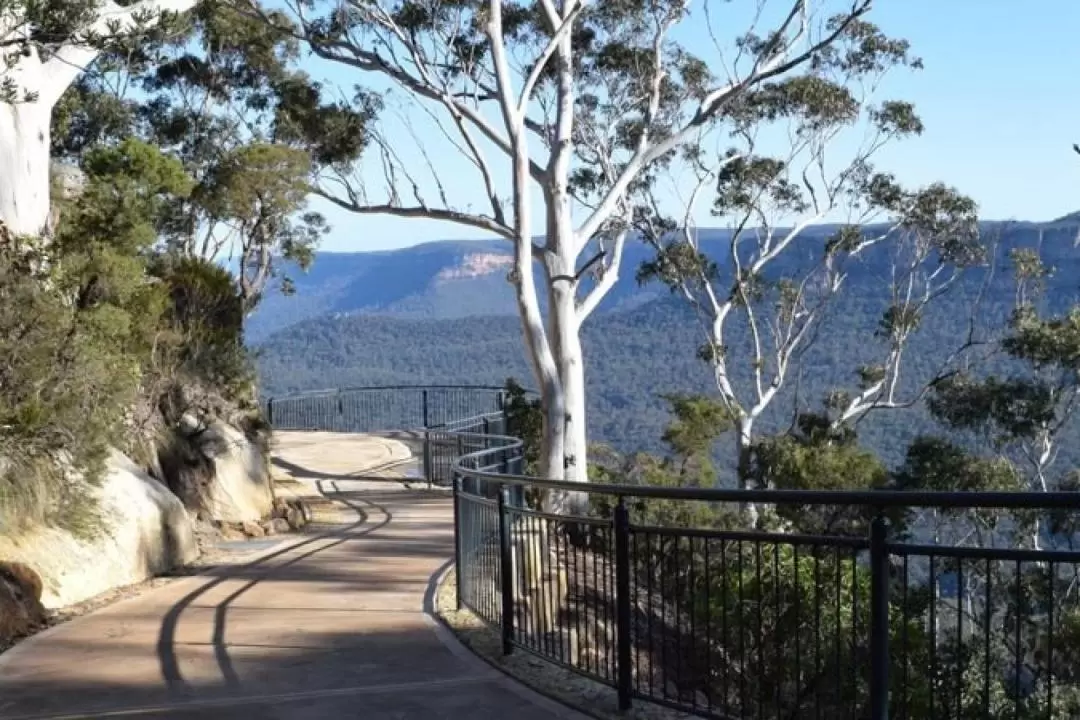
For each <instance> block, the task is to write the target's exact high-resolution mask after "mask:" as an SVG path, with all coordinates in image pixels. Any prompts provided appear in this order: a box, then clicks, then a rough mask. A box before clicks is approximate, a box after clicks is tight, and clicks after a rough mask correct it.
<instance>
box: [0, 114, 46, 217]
mask: <svg viewBox="0 0 1080 720" xmlns="http://www.w3.org/2000/svg"><path fill="white" fill-rule="evenodd" d="M51 125H52V108H51V107H49V106H46V105H44V104H39V103H36V102H31V103H22V104H18V105H7V104H0V222H3V223H4V225H6V226H7V228H8V230H10V231H11V232H12V233H14V234H15V235H17V236H35V237H36V236H40V235H44V234H46V233H47V232H48V230H49V228H48V225H49V210H50V203H49V162H50V160H49V145H50V142H51V129H52V128H51Z"/></svg>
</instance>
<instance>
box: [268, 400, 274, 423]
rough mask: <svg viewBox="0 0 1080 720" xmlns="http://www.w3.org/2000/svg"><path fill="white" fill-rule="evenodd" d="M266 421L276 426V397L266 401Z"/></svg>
mask: <svg viewBox="0 0 1080 720" xmlns="http://www.w3.org/2000/svg"><path fill="white" fill-rule="evenodd" d="M266 422H267V423H269V425H270V427H274V398H270V399H269V400H267V401H266Z"/></svg>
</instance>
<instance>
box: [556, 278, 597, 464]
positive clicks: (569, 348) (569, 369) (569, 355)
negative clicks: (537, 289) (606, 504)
mask: <svg viewBox="0 0 1080 720" xmlns="http://www.w3.org/2000/svg"><path fill="white" fill-rule="evenodd" d="M560 285H569V283H560ZM552 299H553V300H554V305H553V307H552V308H551V313H552V319H553V323H552V325H553V334H554V335H555V337H556V338H557V340H556V343H557V345H556V346H557V347H558V354H557V355H556V358H555V362H556V364H557V365H558V367H559V379H560V380H561V381H562V390H563V396H564V399H565V416H564V423H565V425H566V431H565V432H566V450H565V458H566V459H565V462H564V464H565V466H566V473H565V479H567V480H571V481H574V482H585V481H587V480H588V474H587V470H588V445H587V441H586V437H587V436H586V432H585V362H584V356H583V353H582V350H581V324H580V322H579V321H578V317H577V308H576V306H575V305H576V303H575V297H574V292H573V288H572V287H571V288H564V287H556V288H555V291H554V292H552Z"/></svg>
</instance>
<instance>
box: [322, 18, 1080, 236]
mask: <svg viewBox="0 0 1080 720" xmlns="http://www.w3.org/2000/svg"><path fill="white" fill-rule="evenodd" d="M600 1H603V0H600ZM746 2H747V0H736V3H744V4H745V3H746ZM871 19H872V20H874V21H875V22H876V23H878V24H879V25H880V26H881V27H882V28H883V29H884V30H885V31H886V32H887V33H889V34H890V35H894V36H900V37H906V38H908V39H909V40H910V41H911V43H912V48H913V50H914V52H915V53H916V54H918V55H919V56H921V57H922V58H923V60H924V61H925V63H926V68H925V69H924V70H923V71H921V72H917V73H900V74H895V75H892V76H891V77H890V78H889V81H888V85H887V88H886V89H887V94H888V96H890V97H898V98H903V99H906V100H909V101H911V102H914V103H915V104H916V106H917V109H918V111H919V113H920V115H921V116H922V118H923V121H924V122H925V124H926V132H925V133H924V134H923V136H921V137H919V138H915V139H911V140H907V141H904V142H903V143H901V144H897V145H894V146H891V147H889V148H887V149H886V151H885V152H884V153H882V154H881V155H880V156H879V157H878V161H877V162H878V164H879V166H881V167H882V169H887V170H890V171H892V172H894V173H896V175H897V176H898V177H899V178H900V179H901V180H902V181H904V182H905V183H909V184H913V185H919V184H926V183H930V182H934V181H939V180H940V181H944V182H946V183H948V184H950V185H953V186H955V187H957V188H958V189H960V190H961V191H962V192H965V193H967V194H968V195H971V196H972V197H974V198H975V199H976V200H977V201H978V203H979V205H980V207H981V212H982V215H983V217H985V218H987V219H1020V220H1049V219H1051V218H1054V217H1057V216H1059V215H1063V214H1065V213H1068V212H1072V211H1074V210H1077V209H1080V182H1078V181H1080V156H1078V155H1076V154H1075V153H1073V151H1072V150H1071V146H1072V143H1073V142H1080V120H1078V115H1080V92H1078V90H1080V86H1078V80H1077V75H1078V73H1080V42H1078V41H1077V31H1078V28H1080V0H1028V1H1027V2H1019V1H1018V0H878V2H877V8H876V9H875V10H874V12H873V13H872V15H871ZM684 32H685V35H684V36H683V40H684V42H686V43H687V44H688V45H690V46H691V47H693V45H694V44H695V43H703V42H708V37H707V35H706V33H704V32H701V31H698V30H697V29H695V28H693V27H691V28H690V29H688V30H685V31H684ZM327 77H328V79H329V80H331V81H333V82H337V83H339V84H341V85H343V86H344V87H350V86H352V85H353V84H354V83H356V82H358V81H359V82H363V80H364V79H363V78H362V77H360V76H357V75H354V74H352V73H351V71H349V70H332V71H330V74H329V75H328V76H327ZM403 112H407V111H403ZM409 117H411V118H415V117H416V116H415V115H409ZM416 128H417V129H416V131H415V132H416V133H418V134H420V135H421V136H422V137H424V136H425V127H424V125H423V119H422V118H418V119H416ZM391 138H392V139H395V142H396V143H397V144H400V145H401V146H402V147H409V148H411V147H412V146H413V144H414V143H413V142H412V137H411V135H410V134H409V133H407V132H404V131H402V132H400V133H399V134H397V135H391ZM429 153H430V154H431V156H432V158H433V160H434V162H435V163H436V164H439V165H441V166H443V167H444V168H445V169H448V172H447V175H448V176H449V177H450V181H449V184H450V185H452V186H453V189H454V190H455V191H456V192H457V193H458V194H457V195H455V198H456V200H457V201H459V202H463V203H469V202H477V203H479V202H480V201H481V200H482V196H481V195H479V194H477V193H474V192H472V190H471V188H472V187H473V186H474V183H473V182H471V181H463V182H457V181H456V177H457V176H458V175H459V174H460V173H461V172H462V171H463V170H464V169H465V168H464V167H463V166H462V165H461V162H460V161H459V160H457V159H456V158H455V157H454V155H453V153H452V152H451V151H449V149H447V148H439V147H437V146H433V147H432V149H431V150H429ZM462 177H465V176H464V175H462ZM317 207H318V209H320V210H322V211H324V212H326V214H327V216H328V218H329V219H330V222H331V224H332V226H333V231H332V233H331V234H330V236H329V237H328V238H327V240H326V241H325V243H324V245H323V249H325V250H335V251H362V250H376V249H387V248H396V247H404V246H408V245H413V244H416V243H420V242H426V241H430V240H437V239H445V238H476V237H482V235H481V234H480V233H478V232H475V231H472V230H470V229H468V228H461V227H456V226H453V225H446V224H441V223H437V222H427V221H416V220H401V219H395V218H386V217H377V216H357V215H352V214H349V213H347V212H343V211H339V210H336V209H332V208H328V207H326V206H325V205H323V204H317ZM699 222H701V223H702V224H708V217H707V214H700V218H699Z"/></svg>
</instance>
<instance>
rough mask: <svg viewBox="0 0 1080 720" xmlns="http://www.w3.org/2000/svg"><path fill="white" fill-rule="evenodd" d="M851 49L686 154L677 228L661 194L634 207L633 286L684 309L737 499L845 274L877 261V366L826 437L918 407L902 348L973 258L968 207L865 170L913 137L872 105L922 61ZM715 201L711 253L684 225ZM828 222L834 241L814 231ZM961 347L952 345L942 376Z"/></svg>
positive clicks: (835, 397)
mask: <svg viewBox="0 0 1080 720" xmlns="http://www.w3.org/2000/svg"><path fill="white" fill-rule="evenodd" d="M846 37H847V38H850V39H851V42H850V43H838V44H837V45H834V46H833V47H831V48H830V49H829V51H828V52H826V53H822V54H821V55H819V56H818V58H817V59H816V61H815V62H813V63H812V64H811V66H810V67H809V68H807V70H806V72H804V73H802V74H798V75H793V76H789V77H784V78H780V79H776V80H770V81H768V82H766V83H763V84H761V85H760V86H757V87H755V88H753V89H751V90H750V91H748V92H744V93H743V94H742V95H740V96H739V97H738V98H736V99H735V101H734V102H732V104H731V106H730V108H729V112H728V116H729V117H730V123H729V124H728V125H727V126H725V128H724V130H725V132H724V133H723V134H721V135H720V136H719V137H717V138H714V140H713V142H715V143H716V149H715V150H711V151H710V150H707V149H706V147H704V146H700V147H692V148H690V149H689V151H687V152H685V153H684V160H685V167H684V168H683V172H684V175H687V176H688V177H689V182H688V187H689V191H688V193H686V194H684V198H685V199H684V200H683V204H682V207H681V208H680V212H679V213H677V214H673V213H671V212H670V211H668V210H666V209H665V208H664V207H663V206H662V203H660V202H658V201H657V192H658V185H657V182H656V181H653V182H649V183H643V184H641V185H640V186H639V187H638V188H637V192H636V193H635V195H634V196H633V203H634V205H635V214H634V218H635V224H636V227H638V228H639V230H640V232H641V235H642V237H643V238H644V239H645V240H646V241H647V242H648V243H649V244H650V245H651V246H652V247H653V248H654V249H655V256H654V257H653V258H652V259H651V260H649V261H647V262H645V263H643V264H642V266H641V267H640V268H639V269H638V272H637V279H638V281H639V282H642V283H645V282H660V283H663V284H666V285H667V286H668V287H669V288H670V289H671V290H672V291H673V292H674V293H675V294H676V295H677V296H679V297H682V298H684V299H685V300H686V301H687V303H688V304H689V306H690V307H691V308H692V309H693V311H694V314H695V317H696V320H697V322H698V323H699V324H700V327H701V331H702V340H703V344H702V346H701V349H700V354H701V357H702V359H703V360H705V361H707V362H708V363H709V365H710V367H711V369H712V374H713V377H714V380H715V383H716V388H717V391H718V394H719V397H720V399H721V400H722V402H723V403H724V406H725V407H726V408H727V410H728V411H729V413H730V415H731V417H732V418H733V419H734V429H735V432H734V437H735V444H736V457H737V464H738V476H739V479H740V482H741V483H742V484H743V485H747V484H756V483H755V479H756V480H758V481H760V479H761V478H762V477H763V475H762V473H761V472H757V471H756V470H755V468H754V467H753V457H754V451H755V445H756V443H757V441H758V437H757V422H758V420H759V419H760V418H761V416H762V415H763V414H764V413H765V411H766V410H768V409H769V407H770V406H771V405H773V404H774V403H775V402H776V401H777V399H778V398H779V397H780V396H781V394H782V392H783V391H784V390H785V389H786V387H787V386H789V385H790V382H791V379H792V378H793V377H794V376H796V374H797V369H798V367H799V363H800V360H801V358H802V357H803V355H804V354H805V353H806V352H807V350H808V349H809V348H811V347H812V346H813V345H814V344H815V343H817V342H827V341H828V334H827V332H824V334H823V323H824V322H825V320H826V318H827V317H828V314H829V310H830V308H831V307H832V305H833V304H834V301H835V299H836V298H837V296H838V295H839V293H840V292H841V291H842V289H843V288H844V286H845V283H846V281H847V279H848V275H849V273H850V272H851V268H852V266H853V264H854V263H855V262H857V261H860V260H863V259H866V258H867V257H868V256H869V255H873V256H874V258H875V262H878V263H883V264H886V265H888V267H889V269H890V272H889V275H888V276H887V279H884V282H883V283H882V284H883V288H882V290H883V294H884V299H885V301H886V302H885V305H886V310H885V312H884V314H883V317H882V318H881V322H880V325H879V328H878V330H877V332H876V333H875V335H876V341H878V342H880V343H881V353H880V355H881V357H880V361H878V362H872V363H868V364H866V365H864V366H861V367H858V368H853V370H855V371H856V375H857V377H858V387H857V388H856V389H854V390H852V391H843V390H838V391H835V392H833V393H831V394H830V395H829V396H828V397H827V398H826V415H827V416H828V417H829V418H830V421H831V424H832V425H833V427H834V430H839V427H840V426H841V425H844V424H851V423H854V422H856V421H857V420H859V419H860V418H862V417H864V416H865V415H867V414H868V413H870V412H873V411H876V410H881V409H885V408H901V407H911V406H913V405H915V404H916V403H917V402H918V401H919V400H920V399H921V398H922V397H923V396H924V395H925V393H926V390H927V389H928V388H929V386H930V385H931V383H932V379H930V378H927V379H925V381H924V382H923V384H922V386H921V387H922V389H921V390H920V391H916V392H913V393H911V392H909V394H908V395H904V394H903V392H902V389H903V386H902V384H901V375H902V370H903V365H904V359H905V349H906V347H907V346H908V344H909V342H910V340H911V338H912V336H913V335H914V334H915V333H916V331H917V329H918V327H919V324H920V322H921V321H922V319H923V316H924V314H925V312H926V311H927V309H928V307H929V306H930V305H931V304H932V303H933V301H934V300H936V299H938V298H940V297H941V296H942V295H943V294H945V293H947V292H950V291H951V290H952V289H953V288H954V287H955V286H956V285H957V282H958V280H959V279H960V277H961V275H962V273H963V271H964V270H965V269H966V268H968V267H970V266H971V265H973V264H977V263H979V262H981V261H982V259H983V255H984V253H983V250H982V240H981V238H980V235H979V227H978V218H977V208H976V205H975V203H974V202H973V201H972V200H970V199H969V198H967V197H964V196H963V195H961V194H959V193H958V192H957V191H956V190H954V189H952V188H949V187H947V186H945V185H943V184H940V183H939V184H933V185H930V186H928V187H924V188H919V189H907V188H904V187H903V186H901V184H900V183H899V182H898V181H897V179H896V178H895V176H893V175H891V174H889V173H888V172H884V171H882V170H880V169H878V168H877V167H875V165H874V163H875V162H876V160H877V157H876V156H877V155H879V153H880V151H881V150H882V149H883V148H884V147H886V146H887V145H889V144H890V143H893V142H896V141H899V140H903V139H905V138H907V137H910V136H913V135H917V134H920V133H921V132H922V131H923V124H922V121H921V120H920V119H919V117H918V115H917V114H916V112H915V108H914V107H913V106H912V105H911V104H910V103H907V102H904V101H899V100H893V99H887V98H886V99H880V98H878V97H877V95H878V94H880V87H881V85H882V81H883V80H884V79H885V76H886V75H887V74H888V73H889V72H890V71H894V70H896V69H898V68H907V69H918V68H921V66H922V63H921V61H920V60H919V59H918V58H917V57H915V56H913V55H912V54H911V52H910V49H909V45H908V43H907V42H906V41H904V40H898V39H892V38H889V37H887V36H885V35H884V34H883V33H882V32H881V31H880V30H879V29H878V28H876V27H874V26H873V25H871V24H869V23H867V22H865V21H862V20H859V21H857V22H854V23H852V24H851V25H849V29H848V31H847V34H846ZM710 192H711V193H712V207H711V214H712V216H713V217H714V218H716V220H715V222H717V223H718V224H720V225H722V226H723V227H724V229H725V230H726V235H725V237H724V238H723V239H722V240H715V241H713V242H712V243H711V244H710V243H709V242H708V241H706V239H705V238H703V236H702V234H701V233H700V232H699V230H698V228H697V224H696V221H695V216H696V212H697V210H698V206H699V205H700V204H701V202H702V201H703V200H704V199H706V198H707V197H708V195H709V193H710ZM827 221H831V222H833V223H834V224H835V225H834V228H835V229H834V230H832V231H829V232H825V233H823V232H822V231H821V230H819V229H817V228H815V224H819V223H824V222H827ZM883 261H884V262H883ZM733 326H735V327H733ZM736 328H737V329H736ZM743 329H745V331H744V332H739V331H740V330H743ZM733 330H735V331H734V332H733ZM868 341H869V342H868V344H869V343H873V342H875V340H871V339H868ZM972 342H973V339H972V338H970V337H967V338H963V339H962V340H961V341H959V342H958V346H957V348H956V349H955V352H954V353H952V354H951V355H950V356H949V357H948V359H947V360H946V361H945V363H943V366H942V367H941V368H940V369H939V373H938V374H939V375H944V374H945V373H947V372H949V368H950V366H951V364H952V362H953V361H954V360H956V358H957V357H959V356H960V355H961V354H962V353H963V351H964V350H965V349H966V348H967V347H969V346H970V345H971V344H972ZM935 377H936V376H935ZM800 412H801V410H799V409H797V410H796V414H797V415H798V414H799V413H800ZM796 420H798V418H796ZM765 475H768V473H765Z"/></svg>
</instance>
